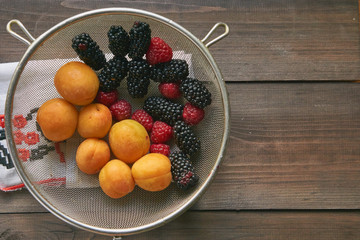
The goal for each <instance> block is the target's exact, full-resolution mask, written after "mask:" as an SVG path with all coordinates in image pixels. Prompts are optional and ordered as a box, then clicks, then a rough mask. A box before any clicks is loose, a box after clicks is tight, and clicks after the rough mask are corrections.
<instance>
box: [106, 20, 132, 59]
mask: <svg viewBox="0 0 360 240" xmlns="http://www.w3.org/2000/svg"><path fill="white" fill-rule="evenodd" d="M107 35H108V39H109V49H110V51H111V52H112V53H113V54H114V55H115V56H122V57H125V56H126V54H128V52H129V45H130V38H129V34H128V33H127V32H126V31H125V30H124V28H123V27H122V26H114V25H113V26H111V27H110V29H109V31H108V33H107Z"/></svg>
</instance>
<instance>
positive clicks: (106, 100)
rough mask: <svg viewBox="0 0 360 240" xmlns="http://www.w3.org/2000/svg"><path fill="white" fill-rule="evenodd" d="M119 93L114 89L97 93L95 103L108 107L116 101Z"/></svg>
mask: <svg viewBox="0 0 360 240" xmlns="http://www.w3.org/2000/svg"><path fill="white" fill-rule="evenodd" d="M118 96H119V92H118V91H117V90H116V89H115V90H112V91H110V92H103V91H99V92H98V94H97V96H96V101H97V102H98V103H102V104H104V105H105V106H107V107H110V106H111V105H112V104H113V103H114V102H116V100H118Z"/></svg>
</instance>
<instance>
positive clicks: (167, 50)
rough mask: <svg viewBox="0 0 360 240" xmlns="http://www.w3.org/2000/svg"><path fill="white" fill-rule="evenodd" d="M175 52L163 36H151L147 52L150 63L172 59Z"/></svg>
mask: <svg viewBox="0 0 360 240" xmlns="http://www.w3.org/2000/svg"><path fill="white" fill-rule="evenodd" d="M172 56H173V52H172V49H171V47H170V46H169V45H168V44H167V43H166V42H165V41H164V40H162V39H161V38H159V37H153V38H151V42H150V46H149V49H148V51H147V53H146V60H147V62H148V63H149V64H150V65H155V64H157V63H161V62H168V61H170V60H171V58H172Z"/></svg>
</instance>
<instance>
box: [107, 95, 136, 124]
mask: <svg viewBox="0 0 360 240" xmlns="http://www.w3.org/2000/svg"><path fill="white" fill-rule="evenodd" d="M109 109H110V112H111V115H112V116H113V118H114V119H115V120H116V121H121V120H124V119H128V118H130V116H131V105H130V103H129V102H128V101H126V100H124V99H121V100H118V101H116V102H115V103H114V104H112V105H111V106H110V108H109Z"/></svg>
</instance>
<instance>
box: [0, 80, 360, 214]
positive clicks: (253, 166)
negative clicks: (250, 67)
mask: <svg viewBox="0 0 360 240" xmlns="http://www.w3.org/2000/svg"><path fill="white" fill-rule="evenodd" d="M227 86H228V90H229V96H230V104H231V133H230V140H229V146H228V149H227V151H226V154H225V158H224V160H223V162H222V164H221V166H220V169H219V172H218V175H217V176H216V178H215V181H214V182H213V184H212V185H211V186H210V188H209V189H208V191H207V192H206V193H205V195H204V196H203V197H202V198H201V199H200V200H199V202H198V203H196V204H195V206H194V207H193V209H201V210H213V209H229V210H234V209H235V210H241V209H359V207H360V201H359V199H360V191H359V188H358V185H359V183H360V174H359V172H360V157H359V156H360V148H359V139H360V105H358V103H359V102H360V94H359V93H360V84H358V83H287V84H285V83H247V84H243V83H229V84H227ZM33 211H35V212H38V211H40V212H42V211H45V210H44V209H43V207H41V206H40V205H39V204H37V203H36V201H35V200H33V199H32V197H31V196H30V195H29V194H28V193H26V192H24V191H23V192H15V193H0V212H1V213H4V212H6V213H8V212H33Z"/></svg>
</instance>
